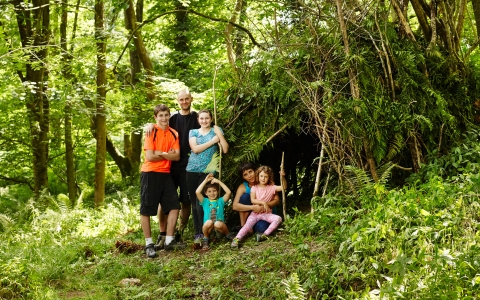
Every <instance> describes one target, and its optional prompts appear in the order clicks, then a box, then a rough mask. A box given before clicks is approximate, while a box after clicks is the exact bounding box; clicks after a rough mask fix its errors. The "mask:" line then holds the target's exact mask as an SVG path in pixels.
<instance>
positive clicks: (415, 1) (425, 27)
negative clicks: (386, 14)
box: [411, 0, 432, 41]
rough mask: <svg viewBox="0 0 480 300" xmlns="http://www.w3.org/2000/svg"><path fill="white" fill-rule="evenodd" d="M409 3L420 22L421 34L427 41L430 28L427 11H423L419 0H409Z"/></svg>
mask: <svg viewBox="0 0 480 300" xmlns="http://www.w3.org/2000/svg"><path fill="white" fill-rule="evenodd" d="M411 3H412V7H413V10H414V11H415V15H416V16H417V20H418V23H419V24H420V28H422V32H423V36H424V37H425V39H426V40H427V41H429V40H431V38H432V29H431V28H430V24H428V16H427V12H425V10H424V9H423V7H422V4H421V3H420V1H419V0H411Z"/></svg>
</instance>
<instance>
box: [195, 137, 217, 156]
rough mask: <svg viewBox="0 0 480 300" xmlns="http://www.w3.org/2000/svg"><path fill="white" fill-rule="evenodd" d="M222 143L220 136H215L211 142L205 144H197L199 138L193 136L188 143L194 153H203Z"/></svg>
mask: <svg viewBox="0 0 480 300" xmlns="http://www.w3.org/2000/svg"><path fill="white" fill-rule="evenodd" d="M219 141H220V138H219V137H218V136H214V137H213V138H212V139H211V140H210V141H208V142H206V143H204V144H200V145H198V144H197V137H195V136H192V137H191V138H189V139H188V143H189V144H190V149H192V151H193V153H201V152H203V151H205V150H207V149H208V148H210V147H212V146H213V145H215V144H216V143H218V142H219Z"/></svg>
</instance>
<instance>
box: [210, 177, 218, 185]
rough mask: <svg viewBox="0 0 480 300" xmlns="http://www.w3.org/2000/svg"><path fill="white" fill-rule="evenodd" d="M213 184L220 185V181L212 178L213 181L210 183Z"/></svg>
mask: <svg viewBox="0 0 480 300" xmlns="http://www.w3.org/2000/svg"><path fill="white" fill-rule="evenodd" d="M210 183H211V184H214V183H218V179H217V178H212V181H210Z"/></svg>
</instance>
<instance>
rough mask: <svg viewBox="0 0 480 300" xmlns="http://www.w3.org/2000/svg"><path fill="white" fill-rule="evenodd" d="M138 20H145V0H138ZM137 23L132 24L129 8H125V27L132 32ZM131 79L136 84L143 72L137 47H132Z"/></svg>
mask: <svg viewBox="0 0 480 300" xmlns="http://www.w3.org/2000/svg"><path fill="white" fill-rule="evenodd" d="M135 16H136V20H137V22H139V23H140V22H142V21H143V0H139V1H138V2H137V9H136V12H135ZM134 26H135V24H132V23H131V21H130V18H129V16H128V14H127V10H125V29H127V30H128V32H129V33H130V34H132V33H133V29H134V28H135V27H134ZM129 53H130V78H131V79H130V81H129V82H128V83H129V84H131V85H132V86H135V85H136V84H137V83H138V82H139V79H140V74H141V72H142V64H141V61H140V55H139V54H138V50H137V49H136V48H130V49H129Z"/></svg>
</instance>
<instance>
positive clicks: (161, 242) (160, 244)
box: [155, 235, 167, 251]
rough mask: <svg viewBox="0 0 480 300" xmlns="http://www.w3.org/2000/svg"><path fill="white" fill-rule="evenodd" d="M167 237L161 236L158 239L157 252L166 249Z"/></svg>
mask: <svg viewBox="0 0 480 300" xmlns="http://www.w3.org/2000/svg"><path fill="white" fill-rule="evenodd" d="M166 238H167V237H166V236H164V235H159V236H158V238H157V243H156V244H155V250H156V251H158V250H161V249H163V248H164V247H165V240H166Z"/></svg>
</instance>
